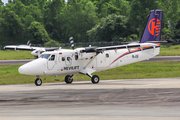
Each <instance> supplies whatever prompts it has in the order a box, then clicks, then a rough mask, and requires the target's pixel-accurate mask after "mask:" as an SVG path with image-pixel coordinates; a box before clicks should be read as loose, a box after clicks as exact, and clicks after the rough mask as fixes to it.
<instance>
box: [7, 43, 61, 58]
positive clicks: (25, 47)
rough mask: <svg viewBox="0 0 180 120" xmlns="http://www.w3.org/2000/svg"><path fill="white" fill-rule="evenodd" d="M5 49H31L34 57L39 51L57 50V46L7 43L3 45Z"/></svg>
mask: <svg viewBox="0 0 180 120" xmlns="http://www.w3.org/2000/svg"><path fill="white" fill-rule="evenodd" d="M4 49H5V50H27V51H32V52H31V54H32V55H34V56H35V57H36V58H38V57H39V56H40V54H41V53H43V52H46V51H54V50H58V49H59V48H57V47H56V48H43V47H32V46H30V45H8V46H5V47H4Z"/></svg>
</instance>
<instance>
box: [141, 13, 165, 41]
mask: <svg viewBox="0 0 180 120" xmlns="http://www.w3.org/2000/svg"><path fill="white" fill-rule="evenodd" d="M162 19H163V11H162V10H155V11H154V10H151V12H150V16H149V19H148V22H147V24H146V28H145V30H144V33H143V36H142V39H141V41H140V43H144V42H148V41H160V40H161V30H162Z"/></svg>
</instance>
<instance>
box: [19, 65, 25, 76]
mask: <svg viewBox="0 0 180 120" xmlns="http://www.w3.org/2000/svg"><path fill="white" fill-rule="evenodd" d="M18 71H19V73H21V74H25V73H26V69H25V67H24V65H23V66H21V67H19V69H18Z"/></svg>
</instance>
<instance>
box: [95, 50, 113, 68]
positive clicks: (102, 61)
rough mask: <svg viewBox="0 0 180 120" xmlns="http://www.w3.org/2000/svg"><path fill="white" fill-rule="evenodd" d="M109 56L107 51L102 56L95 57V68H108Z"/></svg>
mask: <svg viewBox="0 0 180 120" xmlns="http://www.w3.org/2000/svg"><path fill="white" fill-rule="evenodd" d="M110 57H111V56H110V54H109V51H104V52H103V53H102V54H101V53H99V55H98V56H97V61H96V65H97V68H103V69H104V68H106V67H108V66H109V64H110V60H111V59H110Z"/></svg>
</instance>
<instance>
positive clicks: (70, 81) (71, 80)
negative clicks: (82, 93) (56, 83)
mask: <svg viewBox="0 0 180 120" xmlns="http://www.w3.org/2000/svg"><path fill="white" fill-rule="evenodd" d="M65 82H66V83H67V84H71V83H72V82H73V78H71V76H70V75H66V77H65Z"/></svg>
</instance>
